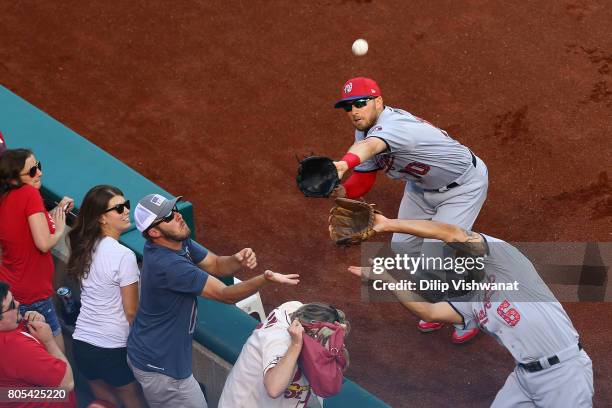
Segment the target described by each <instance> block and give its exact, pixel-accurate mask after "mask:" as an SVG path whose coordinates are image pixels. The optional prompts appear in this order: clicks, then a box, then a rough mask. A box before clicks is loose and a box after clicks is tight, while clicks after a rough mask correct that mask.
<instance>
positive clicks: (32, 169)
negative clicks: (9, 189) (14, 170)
mask: <svg viewBox="0 0 612 408" xmlns="http://www.w3.org/2000/svg"><path fill="white" fill-rule="evenodd" d="M39 170H40V171H42V163H41V162H40V161H37V162H36V164H35V165H33V166H32V167H30V170H28V171H26V172H25V173H21V174H20V176H25V175H26V174H27V175H28V176H30V177H32V178H33V177H34V176H36V173H38V171H39Z"/></svg>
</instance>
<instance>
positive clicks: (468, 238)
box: [448, 229, 487, 256]
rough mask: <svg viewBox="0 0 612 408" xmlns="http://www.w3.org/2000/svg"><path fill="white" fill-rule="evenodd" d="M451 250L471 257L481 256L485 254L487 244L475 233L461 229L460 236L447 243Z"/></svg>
mask: <svg viewBox="0 0 612 408" xmlns="http://www.w3.org/2000/svg"><path fill="white" fill-rule="evenodd" d="M448 245H449V246H450V247H451V248H454V249H456V250H458V251H461V252H464V253H466V254H469V255H472V256H483V255H485V254H486V253H487V244H486V243H485V241H484V239H483V238H482V236H481V235H480V234H478V233H476V232H472V231H467V230H464V229H461V234H459V235H458V236H456V237H454V239H453V240H452V241H451V242H449V243H448Z"/></svg>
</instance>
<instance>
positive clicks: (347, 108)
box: [342, 98, 374, 112]
mask: <svg viewBox="0 0 612 408" xmlns="http://www.w3.org/2000/svg"><path fill="white" fill-rule="evenodd" d="M370 99H374V98H361V99H357V100H355V101H352V102H347V103H345V104H344V105H342V109H344V110H345V112H350V111H352V110H353V106H354V107H356V108H357V109H361V108H363V107H364V106H366V105H367V104H368V101H369V100H370Z"/></svg>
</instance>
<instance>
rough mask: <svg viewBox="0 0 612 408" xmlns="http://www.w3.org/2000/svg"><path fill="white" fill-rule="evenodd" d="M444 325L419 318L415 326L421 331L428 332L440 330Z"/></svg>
mask: <svg viewBox="0 0 612 408" xmlns="http://www.w3.org/2000/svg"><path fill="white" fill-rule="evenodd" d="M443 326H444V323H429V322H426V321H424V320H419V324H417V327H418V328H419V331H420V332H422V333H429V332H432V331H436V330H440V329H441V328H442V327H443Z"/></svg>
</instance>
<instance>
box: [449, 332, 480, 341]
mask: <svg viewBox="0 0 612 408" xmlns="http://www.w3.org/2000/svg"><path fill="white" fill-rule="evenodd" d="M479 331H480V330H478V329H469V330H459V329H455V331H454V332H453V337H452V339H453V340H452V341H453V343H455V344H461V343H465V342H468V341H470V340H472V339H473V338H474V337H476V335H478V332H479Z"/></svg>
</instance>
